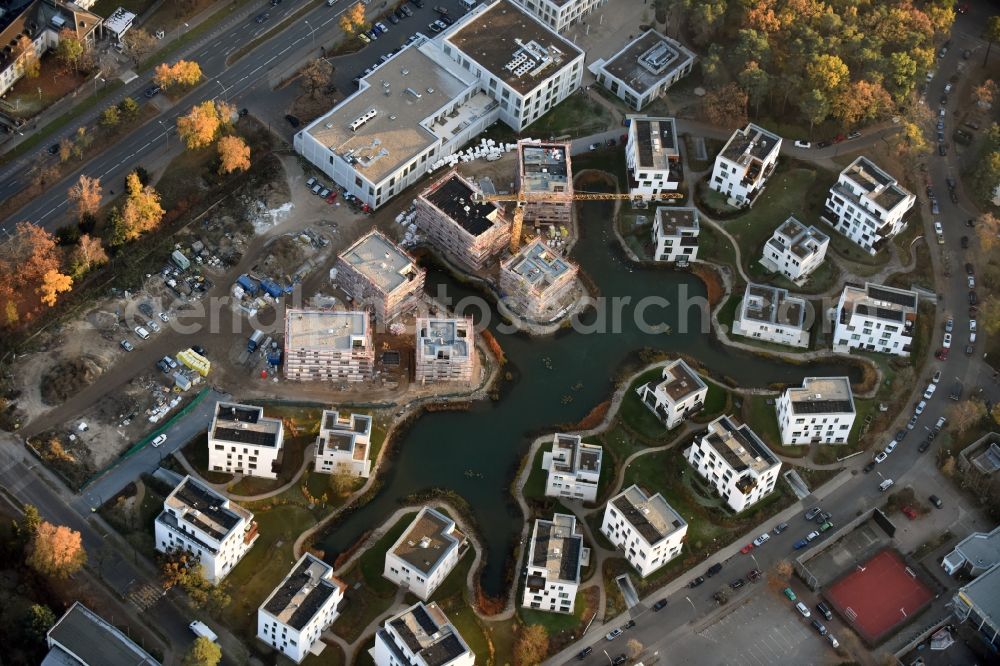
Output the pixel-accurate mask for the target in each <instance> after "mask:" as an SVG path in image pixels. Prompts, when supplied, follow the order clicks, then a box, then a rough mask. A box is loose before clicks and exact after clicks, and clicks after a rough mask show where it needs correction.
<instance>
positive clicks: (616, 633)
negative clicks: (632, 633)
mask: <svg viewBox="0 0 1000 666" xmlns="http://www.w3.org/2000/svg"><path fill="white" fill-rule="evenodd" d="M622 633H624V632H623V630H622V629H621V627H619V628H617V629H612V630H611V631H609V632H608V633H607V634H606V635H605V636H604V637H605V638H606V639H608V640H609V641H613V640H615V639H616V638H618V637H619V636H621V635H622Z"/></svg>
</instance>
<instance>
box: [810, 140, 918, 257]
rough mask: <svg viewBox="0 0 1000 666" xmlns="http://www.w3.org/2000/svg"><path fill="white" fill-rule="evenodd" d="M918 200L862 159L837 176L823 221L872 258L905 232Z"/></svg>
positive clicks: (852, 163) (868, 161)
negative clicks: (896, 236)
mask: <svg viewBox="0 0 1000 666" xmlns="http://www.w3.org/2000/svg"><path fill="white" fill-rule="evenodd" d="M916 201H917V198H916V197H915V196H914V195H913V193H912V192H910V191H908V190H907V189H905V188H904V187H902V186H901V185H900V184H899V183H898V182H897V181H896V179H895V178H893V177H892V176H890V175H889V174H888V173H886V172H885V171H883V170H882V169H881V168H879V167H878V166H877V165H876V164H875V163H874V162H872V161H871V160H869V159H868V158H867V157H864V156H861V157H858V158H857V159H856V160H854V161H853V162H851V163H850V164H849V165H848V166H846V167H845V168H844V170H843V171H841V172H840V177H839V178H838V179H837V182H836V183H834V184H833V186H832V187H830V194H829V195H828V196H827V198H826V204H825V213H826V215H825V218H824V219H825V220H826V222H828V223H829V224H830V226H832V227H833V228H834V229H836V230H837V231H838V232H839V233H841V234H842V235H844V236H845V237H846V238H847V239H848V240H850V241H852V242H853V243H855V244H856V245H858V246H859V247H860V248H861V249H863V250H865V251H867V252H868V253H869V254H872V255H874V254H875V253H876V252H878V251H879V250H880V249H881V248H882V247H884V246H885V243H886V242H887V241H888V240H889V239H890V238H892V237H893V236H895V235H896V234H898V233H899V232H901V231H902V230H903V229H905V228H906V222H905V220H904V219H903V218H904V217H905V216H906V214H907V213H908V212H909V211H910V210H911V209H912V208H913V206H914V204H916Z"/></svg>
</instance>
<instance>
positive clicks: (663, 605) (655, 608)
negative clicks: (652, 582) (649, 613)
mask: <svg viewBox="0 0 1000 666" xmlns="http://www.w3.org/2000/svg"><path fill="white" fill-rule="evenodd" d="M666 607H667V600H666V599H660V600H659V601H657V602H656V603H655V604H653V612H654V613H658V612H659V611H661V610H663V609H664V608H666Z"/></svg>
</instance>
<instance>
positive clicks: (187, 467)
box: [174, 444, 316, 502]
mask: <svg viewBox="0 0 1000 666" xmlns="http://www.w3.org/2000/svg"><path fill="white" fill-rule="evenodd" d="M315 449H316V445H315V444H310V445H309V446H307V447H306V448H305V451H303V453H302V465H301V466H300V467H299V470H298V471H297V472H295V476H293V477H292V479H291V480H290V481H289V482H288V483H286V484H285V485H283V486H281V487H280V488H275V489H274V490H268V491H266V492H263V493H257V494H256V495H235V494H233V493H231V492H229V491H228V488H229V486H231V485H233V484H234V483H238V482H239V481H240V480H241V479H242V478H243V476H244V475H236V476H234V477H233V479H232V480H231V481H229V482H228V483H211V482H210V481H207V480H206V479H205V478H204V477H202V476H201V474H199V473H198V471H197V470H195V468H194V466H193V465H192V464H191V462H190V461H189V460H188V459H187V458H186V457H185V456H184V454H183V453H181V451H180V450H179V449H178V450H177V451H174V459H175V460H177V461H178V462H179V463H180V464H181V467H183V468H184V471H186V472H187V473H188V474H190V475H191V476H193V477H195V478H196V479H198V480H199V481H200V482H202V483H204V484H205V485H207V486H209V487H210V488H214V489H216V490H218V491H219V492H220V493H224V494H225V495H226V497H228V498H229V499H231V500H233V501H234V502H257V501H260V500H265V499H268V498H271V497H275V496H276V495H280V494H281V493H283V492H285V491H286V490H288V489H289V488H294V487H295V486H296V485H297V484H298V482H299V480H300V479H301V478H302V475H304V474H305V473H306V472H307V471H308V469H309V463H311V462H312V461H313V457H314V455H315V453H314V452H315Z"/></svg>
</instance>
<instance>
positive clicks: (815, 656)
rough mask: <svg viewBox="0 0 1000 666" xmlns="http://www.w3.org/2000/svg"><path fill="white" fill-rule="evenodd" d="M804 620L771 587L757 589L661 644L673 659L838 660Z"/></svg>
mask: <svg viewBox="0 0 1000 666" xmlns="http://www.w3.org/2000/svg"><path fill="white" fill-rule="evenodd" d="M808 622H809V621H808V620H806V619H804V618H803V617H801V616H800V615H799V614H798V613H797V612H795V610H794V608H793V607H792V605H791V603H790V602H788V601H787V600H785V599H784V598H783V597H779V596H778V595H777V594H775V592H774V591H773V590H768V589H765V588H759V592H758V593H757V594H754V595H753V596H752V597H748V598H746V600H745V601H744V602H743V603H742V604H741V605H740V606H739V607H738V608H736V609H735V610H733V611H732V612H730V613H728V614H727V615H725V616H723V617H722V618H720V619H719V620H718V621H716V622H714V623H712V624H710V625H708V626H707V627H705V628H704V629H699V630H698V631H696V632H694V633H691V632H685V633H684V635H683V636H682V637H681V638H680V639H679V640H671V641H669V643H664V645H669V650H670V652H669V654H670V661H671V662H672V663H698V664H748V665H751V666H765V665H767V664H826V663H835V662H838V661H840V659H839V658H838V656H837V654H836V652H834V650H833V648H832V647H831V646H830V644H829V643H828V642H827V641H826V639H824V638H821V637H820V636H819V634H818V633H816V631H815V630H813V629H812V627H810V626H809V624H808ZM709 655H711V656H709Z"/></svg>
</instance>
